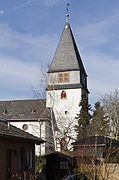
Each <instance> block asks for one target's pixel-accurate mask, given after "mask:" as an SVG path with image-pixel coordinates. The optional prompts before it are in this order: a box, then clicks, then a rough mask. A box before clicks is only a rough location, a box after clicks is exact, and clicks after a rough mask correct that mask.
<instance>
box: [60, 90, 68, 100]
mask: <svg viewBox="0 0 119 180" xmlns="http://www.w3.org/2000/svg"><path fill="white" fill-rule="evenodd" d="M61 99H67V94H66V92H65V91H62V92H61Z"/></svg>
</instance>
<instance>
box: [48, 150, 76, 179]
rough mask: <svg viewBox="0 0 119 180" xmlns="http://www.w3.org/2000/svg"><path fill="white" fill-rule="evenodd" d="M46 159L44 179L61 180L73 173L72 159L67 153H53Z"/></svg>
mask: <svg viewBox="0 0 119 180" xmlns="http://www.w3.org/2000/svg"><path fill="white" fill-rule="evenodd" d="M45 157H46V179H47V180H62V179H63V178H65V177H67V176H69V175H71V174H72V173H73V159H72V156H71V155H69V154H67V153H63V152H62V153H61V152H53V153H50V154H47V155H45Z"/></svg>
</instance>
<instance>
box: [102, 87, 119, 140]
mask: <svg viewBox="0 0 119 180" xmlns="http://www.w3.org/2000/svg"><path fill="white" fill-rule="evenodd" d="M101 102H102V104H103V107H104V110H105V112H106V114H107V116H108V117H109V120H110V134H111V135H112V136H113V138H116V139H119V90H117V89H115V90H114V91H113V92H110V93H107V94H105V95H104V96H102V97H101Z"/></svg>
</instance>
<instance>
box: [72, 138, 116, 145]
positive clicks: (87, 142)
mask: <svg viewBox="0 0 119 180" xmlns="http://www.w3.org/2000/svg"><path fill="white" fill-rule="evenodd" d="M95 144H97V145H103V144H106V145H109V144H118V145H119V141H118V140H115V139H112V138H108V137H105V136H88V137H85V138H82V139H79V140H77V141H76V142H73V143H72V145H74V146H85V145H88V146H90V145H92V146H93V145H94V146H95Z"/></svg>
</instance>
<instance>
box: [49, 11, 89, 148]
mask: <svg viewBox="0 0 119 180" xmlns="http://www.w3.org/2000/svg"><path fill="white" fill-rule="evenodd" d="M66 16H67V21H66V24H65V26H64V30H63V32H62V35H61V38H60V41H59V43H58V46H57V49H56V52H55V55H54V57H53V60H52V63H51V65H50V67H49V70H48V85H47V98H46V106H47V107H50V108H51V109H53V112H54V116H55V119H56V122H57V126H58V132H57V133H56V132H55V133H56V141H57V146H58V148H59V145H58V144H60V149H61V148H62V147H61V140H66V143H68V142H69V145H68V148H70V144H71V142H72V141H73V140H75V138H76V132H75V125H76V124H77V119H76V116H77V114H79V102H80V101H81V96H82V94H83V93H85V94H86V95H87V96H88V93H89V91H88V89H87V74H86V71H85V69H84V66H83V63H82V60H81V57H80V54H79V51H78V48H77V45H76V43H75V40H74V36H73V33H72V30H71V27H70V24H69V22H68V16H69V15H68V13H67V14H66ZM58 141H59V142H58Z"/></svg>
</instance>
